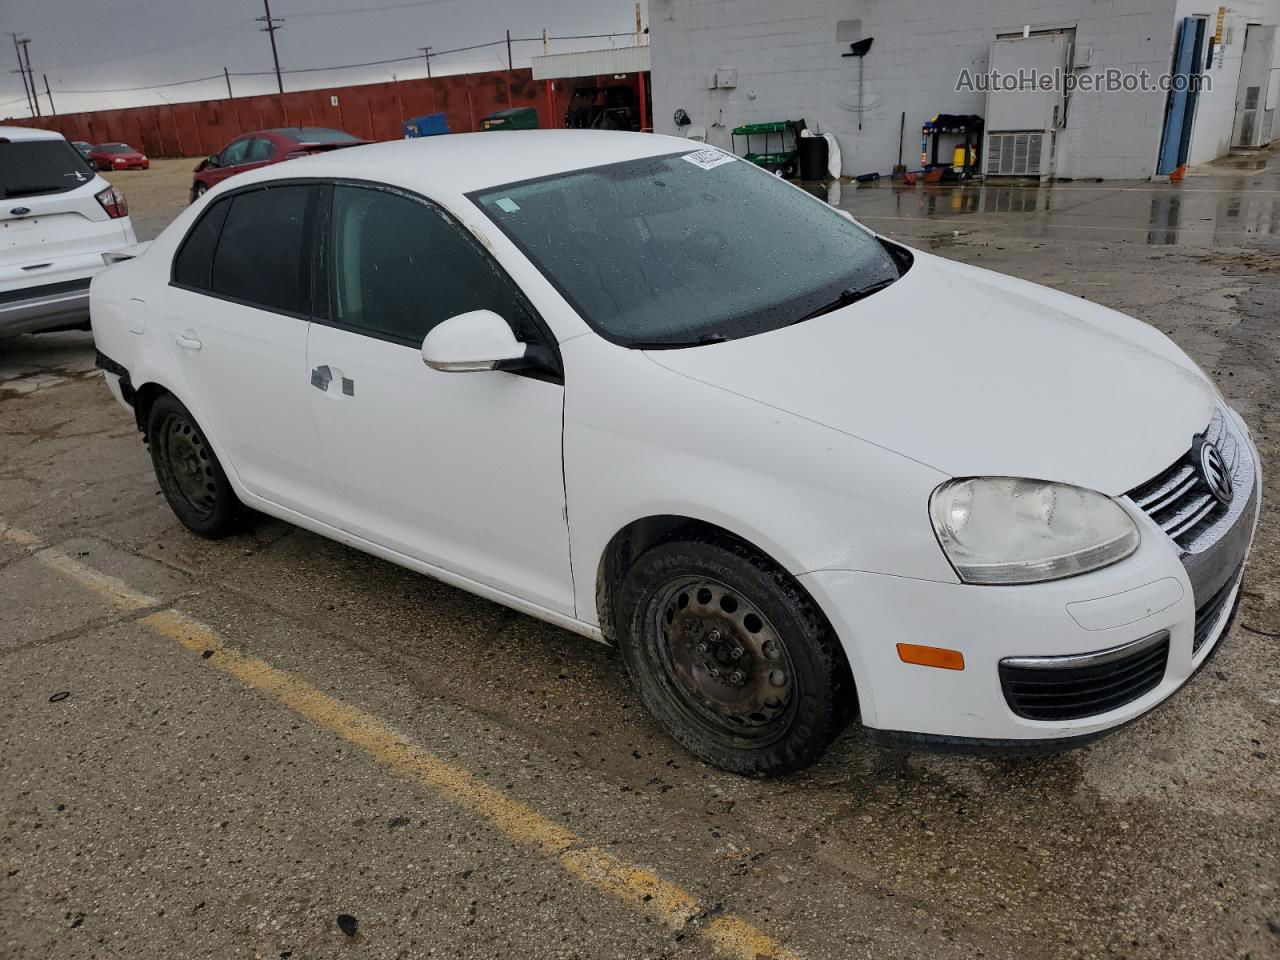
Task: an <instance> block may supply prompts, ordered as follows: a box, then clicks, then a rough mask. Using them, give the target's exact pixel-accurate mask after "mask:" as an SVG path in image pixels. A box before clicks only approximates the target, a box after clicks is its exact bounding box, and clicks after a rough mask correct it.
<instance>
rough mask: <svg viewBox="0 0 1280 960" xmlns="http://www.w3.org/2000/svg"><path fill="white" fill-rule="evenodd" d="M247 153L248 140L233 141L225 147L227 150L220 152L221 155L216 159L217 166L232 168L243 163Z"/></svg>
mask: <svg viewBox="0 0 1280 960" xmlns="http://www.w3.org/2000/svg"><path fill="white" fill-rule="evenodd" d="M248 152H249V138H248V137H246V138H244V139H243V140H233V141H231V143H229V144H228V145H227V149H225V150H223V151H222V155H221V156H220V157H218V166H220V167H234V166H238V165H239V164H242V163H244V158H245V154H246V153H248Z"/></svg>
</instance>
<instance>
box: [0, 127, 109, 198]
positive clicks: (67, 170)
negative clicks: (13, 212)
mask: <svg viewBox="0 0 1280 960" xmlns="http://www.w3.org/2000/svg"><path fill="white" fill-rule="evenodd" d="M95 176H96V174H95V173H94V172H93V171H92V170H90V169H89V166H88V164H86V163H85V159H84V157H82V156H81V155H80V151H78V150H77V149H76V148H75V147H73V146H72V145H71V144H69V143H67V141H65V140H15V141H13V142H11V143H0V194H3V196H4V197H5V198H8V199H12V198H13V197H31V196H36V195H37V194H42V193H65V192H66V191H68V190H74V189H75V188H76V187H81V186H84V185H85V184H86V183H88V182H89V181H90V180H92V179H93V178H94V177H95Z"/></svg>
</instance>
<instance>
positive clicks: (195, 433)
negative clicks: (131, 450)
mask: <svg viewBox="0 0 1280 960" xmlns="http://www.w3.org/2000/svg"><path fill="white" fill-rule="evenodd" d="M147 443H148V445H149V446H150V447H151V464H152V466H153V467H154V468H155V471H156V479H157V480H158V481H159V482H160V489H161V490H162V491H163V492H164V496H165V499H166V500H168V501H169V506H170V507H171V508H173V512H174V513H175V514H176V515H177V517H178V519H179V520H181V521H182V525H183V526H184V527H186V528H187V529H188V530H190V531H191V532H192V533H196V534H199V535H200V536H202V537H209V538H210V539H217V538H219V537H225V536H227V535H228V534H231V533H235V532H236V531H237V530H239V529H240V526H241V522H242V520H243V517H244V508H243V507H242V506H241V505H240V501H239V500H238V499H236V494H235V491H234V490H232V489H231V483H230V481H229V480H227V474H226V472H225V471H224V470H223V469H222V464H220V463H219V462H218V458H217V456H216V455H215V454H214V452H213V449H212V448H211V447H210V446H209V444H208V442H207V441H206V440H205V438H204V433H203V431H201V429H200V426H199V424H197V423H196V421H195V418H194V417H193V416H191V412H190V411H189V410H188V409H187V408H186V407H184V406H183V405H182V404H181V403H179V402H178V399H177V398H176V397H174V396H173V395H172V394H166V395H164V396H162V397H160V398H159V399H158V400H156V402H155V403H154V404H153V405H152V407H151V413H150V416H148V418H147Z"/></svg>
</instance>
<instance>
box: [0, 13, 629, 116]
mask: <svg viewBox="0 0 1280 960" xmlns="http://www.w3.org/2000/svg"><path fill="white" fill-rule="evenodd" d="M417 5H418V4H412V6H417ZM258 19H260V20H261V19H263V18H261V17H259V18H258ZM274 19H276V20H280V19H281V18H279V17H276V18H274ZM263 29H264V30H265V28H263ZM277 29H279V28H277ZM631 36H635V34H634V32H630V31H628V32H625V33H589V34H588V33H584V34H573V35H566V36H548V37H546V38H545V39H547V40H601V39H605V38H610V37H631ZM543 39H544V38H543V37H512V38H511V42H512V43H532V42H534V41H537V42H539V43H541V42H542V40H543ZM506 42H507V40H506V38H505V37H503V38H502V39H501V40H490V41H489V42H487V43H472V44H468V45H466V46H461V47H452V48H450V49H447V50H439V49H436V48H435V47H431V48H430V51H431V52H430V58H429V59H431V60H434V59H437V58H439V57H443V56H447V55H449V54H453V53H468V52H470V51H472V50H483V49H485V48H487V47H498V46H503V45H505V44H506ZM419 49H422V48H419ZM422 59H423V56H422V54H420V53H419V54H413V55H411V56H405V57H388V58H386V59H383V60H366V61H364V62H362V63H343V64H335V65H333V66H327V67H297V68H294V69H292V70H279V71H278V72H279V74H281V75H284V74H288V75H293V74H303V73H324V72H326V71H334V70H354V69H359V68H361V67H381V66H386V65H387V64H392V63H408V62H410V61H413V62H421V61H422ZM276 75H277V71H276V70H243V71H237V70H231V71H225V70H224V71H223V72H222V73H215V74H212V75H210V76H207V77H194V78H192V79H190V80H171V81H168V82H166V83H151V84H147V85H145V86H138V87H103V88H97V89H93V90H64V89H62V88H59V90H58V92H59V93H74V94H91V93H138V92H141V91H145V90H157V89H165V88H168V87H180V86H185V85H187V84H192V83H204V82H206V81H209V80H225V79H226V77H227V76H231V77H271V76H276ZM278 85H279V86H280V88H281V92H282V93H283V92H284V91H283V83H280V84H278ZM14 102H16V101H14Z"/></svg>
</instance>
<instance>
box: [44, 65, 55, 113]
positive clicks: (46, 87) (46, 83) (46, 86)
mask: <svg viewBox="0 0 1280 960" xmlns="http://www.w3.org/2000/svg"><path fill="white" fill-rule="evenodd" d="M40 76H41V77H42V78H43V79H44V95H45V96H46V97H48V98H49V116H51V117H56V116H57V115H58V111H57V109H55V108H54V106H53V93H52V92H50V90H49V75H48V74H47V73H42V74H40Z"/></svg>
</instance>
